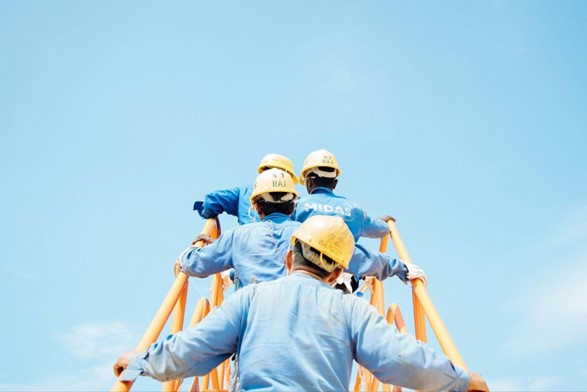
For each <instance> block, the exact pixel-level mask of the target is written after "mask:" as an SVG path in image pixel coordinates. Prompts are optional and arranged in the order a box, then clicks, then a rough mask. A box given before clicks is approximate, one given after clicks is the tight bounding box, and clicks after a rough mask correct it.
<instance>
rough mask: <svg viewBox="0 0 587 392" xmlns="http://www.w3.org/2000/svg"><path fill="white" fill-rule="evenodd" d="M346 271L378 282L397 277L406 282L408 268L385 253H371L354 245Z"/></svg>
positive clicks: (360, 246)
mask: <svg viewBox="0 0 587 392" xmlns="http://www.w3.org/2000/svg"><path fill="white" fill-rule="evenodd" d="M382 222H383V221H382ZM347 271H348V272H350V273H352V274H355V275H359V276H375V277H377V279H379V280H385V279H387V278H389V277H391V276H394V275H397V277H398V278H399V279H401V280H402V281H403V282H407V281H408V277H407V275H408V268H407V267H406V265H405V263H404V262H403V261H401V260H399V259H396V258H392V257H390V256H388V255H387V254H385V253H381V252H371V251H369V250H368V249H367V248H365V247H364V246H363V245H361V244H355V250H354V252H353V256H352V257H351V260H350V262H349V268H348V269H347Z"/></svg>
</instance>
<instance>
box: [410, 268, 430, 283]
mask: <svg viewBox="0 0 587 392" xmlns="http://www.w3.org/2000/svg"><path fill="white" fill-rule="evenodd" d="M406 267H408V279H409V280H414V279H420V280H421V281H422V283H424V286H426V285H427V284H428V283H427V281H426V274H425V273H424V270H423V269H422V268H420V267H418V266H417V265H416V264H408V263H406Z"/></svg>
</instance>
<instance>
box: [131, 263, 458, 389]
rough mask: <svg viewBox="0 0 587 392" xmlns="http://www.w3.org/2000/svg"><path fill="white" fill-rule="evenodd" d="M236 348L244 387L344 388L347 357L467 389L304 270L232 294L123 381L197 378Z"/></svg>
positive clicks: (406, 337) (370, 311)
mask: <svg viewBox="0 0 587 392" xmlns="http://www.w3.org/2000/svg"><path fill="white" fill-rule="evenodd" d="M235 352H236V353H237V354H238V358H239V362H238V369H237V372H238V375H239V378H240V386H241V390H244V391H248V390H272V391H275V390H277V391H279V390H296V391H310V390H319V391H326V390H335V391H342V390H348V389H349V383H350V378H351V371H352V363H353V359H355V360H356V361H357V362H358V363H359V364H361V365H362V366H364V367H365V368H367V369H368V370H369V371H370V372H372V373H373V374H374V375H375V377H377V378H378V379H379V380H380V381H382V382H384V383H388V384H393V385H399V386H403V387H407V388H412V389H419V390H450V391H466V390H467V387H468V384H469V376H468V373H467V372H466V371H465V370H463V369H461V368H459V367H456V366H453V364H452V363H451V362H450V360H449V359H448V358H447V357H446V356H444V355H443V354H439V353H436V352H435V351H433V350H432V349H431V348H430V347H428V346H427V345H425V344H423V343H421V342H419V341H417V340H416V339H415V338H414V337H413V336H412V335H410V334H400V333H399V332H398V331H397V329H396V328H395V327H394V326H392V325H390V324H388V323H387V322H386V320H385V319H384V318H383V317H382V316H381V315H379V314H378V313H377V312H376V311H375V309H374V308H373V307H372V306H370V305H369V304H368V303H367V301H364V300H361V299H359V298H357V297H355V296H352V295H343V294H342V292H341V291H340V290H335V289H333V288H331V287H329V286H328V285H327V284H326V283H324V282H322V281H319V280H317V279H315V278H313V277H311V276H308V275H306V274H302V273H294V274H292V275H290V276H288V277H285V278H282V279H279V280H276V281H273V282H267V283H261V284H258V285H250V286H248V287H245V288H244V289H242V290H238V291H237V292H236V293H235V294H234V295H232V296H231V297H229V298H228V299H227V300H226V301H225V302H224V303H223V304H222V306H220V307H219V308H217V309H216V310H214V311H213V312H211V313H210V314H209V315H208V316H207V317H206V318H205V319H204V320H203V321H202V322H200V323H199V324H198V325H196V326H195V327H193V328H190V329H188V330H186V331H184V332H180V333H178V334H175V335H170V336H168V337H167V338H166V339H165V340H163V341H162V342H158V343H155V344H153V345H151V347H150V348H149V349H148V350H147V351H145V352H144V353H141V354H139V355H137V356H136V357H135V358H134V359H133V360H132V361H131V362H130V363H129V366H128V368H127V369H126V370H125V371H124V373H123V374H122V375H121V376H120V380H121V381H134V380H135V379H136V377H137V376H138V375H147V376H150V377H153V378H156V379H158V380H161V381H166V380H171V379H177V378H187V377H191V376H202V375H205V374H207V373H208V372H209V371H210V370H212V369H213V368H214V367H216V366H217V365H219V364H220V363H222V362H223V361H224V360H225V359H227V358H228V357H229V356H230V355H232V354H233V353H235Z"/></svg>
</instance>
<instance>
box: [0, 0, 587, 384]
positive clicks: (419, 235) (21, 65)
mask: <svg viewBox="0 0 587 392" xmlns="http://www.w3.org/2000/svg"><path fill="white" fill-rule="evenodd" d="M586 19H587V3H586V2H584V1H557V2H555V1H539V0H532V1H521V0H520V1H515V2H508V1H478V2H467V1H448V2H440V1H423V2H398V1H370V2H350V1H321V2H304V1H296V2H293V1H285V2H279V3H277V2H269V1H259V2H235V1H225V2H195V1H191V2H186V1H173V2H152V1H147V2H138V1H126V2H114V1H101V2H97V1H84V2H74V1H45V2H42V1H14V0H5V1H2V2H0V53H2V55H1V56H0V181H1V182H0V183H1V186H2V192H1V193H0V208H1V211H2V224H1V225H0V251H1V252H0V298H2V299H1V301H2V310H3V316H2V317H1V318H0V332H1V333H2V336H3V348H2V352H3V353H4V355H3V358H2V359H1V360H0V361H1V362H0V365H1V366H0V390H5V391H8V390H10V391H13V390H21V391H31V390H35V391H43V390H78V391H79V390H88V391H96V390H109V389H110V387H111V386H112V383H113V381H114V377H113V375H112V371H111V366H112V364H113V363H114V361H115V360H116V358H117V357H118V355H119V354H121V353H122V352H124V351H127V350H129V349H132V348H134V347H135V345H136V344H137V343H138V341H139V339H140V337H141V336H142V333H143V332H144V330H145V328H146V326H147V325H148V323H149V321H150V320H151V318H152V317H153V315H154V314H155V311H156V310H157V308H158V306H159V304H160V303H161V300H162V299H163V297H164V295H165V293H166V292H167V290H168V289H169V287H170V285H171V282H172V280H173V273H172V268H173V263H174V261H175V259H176V257H177V256H178V255H179V253H180V252H181V251H182V250H183V249H184V248H185V247H186V246H187V245H188V244H189V243H190V242H191V240H192V239H193V237H195V236H196V235H197V234H198V233H199V231H200V230H201V228H202V227H203V220H202V219H200V218H199V217H198V216H197V215H196V214H195V213H194V212H192V211H191V207H192V203H193V201H194V200H196V199H200V198H202V197H203V195H204V194H205V193H206V192H208V191H211V190H214V189H221V188H229V187H233V186H237V185H243V184H247V183H250V182H252V181H253V180H254V178H255V176H256V167H257V165H258V163H259V161H260V159H261V158H262V157H263V155H265V154H266V153H270V152H275V153H281V154H285V155H287V156H289V157H290V158H291V159H292V160H293V162H294V165H295V167H296V170H297V171H299V169H300V168H301V165H302V163H303V160H304V158H305V156H306V155H307V154H308V153H309V152H311V151H313V150H316V149H319V148H326V149H328V150H330V151H332V152H333V153H334V154H335V155H336V156H337V158H338V160H339V163H340V165H341V167H342V171H343V172H342V175H341V177H340V182H339V186H338V188H337V191H338V193H339V194H341V195H345V196H347V197H348V198H350V199H352V200H354V201H356V202H357V203H359V204H360V205H362V206H363V207H364V208H365V209H366V210H367V211H368V212H369V213H370V214H371V215H373V216H380V215H382V214H389V215H392V216H394V217H396V219H397V225H398V229H399V231H400V233H401V235H402V239H403V240H404V242H405V244H406V246H407V248H408V251H409V252H410V255H411V257H412V259H413V260H414V262H416V263H417V264H419V265H420V266H422V267H423V268H424V270H425V271H426V273H427V275H428V281H429V285H428V291H429V293H430V295H431V297H432V299H433V300H434V303H435V305H436V307H437V308H438V310H439V312H440V314H441V316H442V318H443V320H444V322H445V324H446V326H447V328H448V329H449V331H450V333H451V335H452V336H453V339H454V341H455V344H456V345H457V347H458V348H459V351H460V352H461V354H462V356H463V358H464V359H465V361H466V362H467V364H468V366H469V367H470V368H471V369H472V370H476V371H478V372H480V373H481V374H483V375H484V376H485V378H486V379H487V381H488V383H489V386H490V388H491V389H492V390H494V391H529V390H533V391H561V390H565V391H579V390H581V391H583V390H586V389H587V382H586V381H585V380H587V359H586V358H587V357H586V356H585V353H584V351H585V350H584V348H585V347H586V344H587V305H586V304H587V302H586V301H585V298H586V297H587V288H586V287H587V285H585V283H584V277H585V276H587V263H586V261H587V185H586V184H587V157H586V153H585V151H586V149H587V111H586V110H585V102H587V93H586V91H587V25H586V24H585V20H586ZM299 190H300V192H305V190H303V189H302V188H301V187H300V189H299ZM221 222H222V226H223V229H227V228H230V227H233V226H234V225H235V224H236V220H235V219H234V218H232V217H228V216H222V218H221ZM364 243H365V244H366V245H369V246H372V247H373V248H376V247H377V245H378V244H377V242H376V241H373V240H366V241H364ZM390 253H392V254H393V253H394V252H393V250H390ZM209 287H210V281H209V280H207V279H205V280H198V279H190V294H189V303H190V304H192V303H195V301H196V300H197V299H198V298H199V297H201V296H208V289H209ZM385 287H386V299H387V301H388V302H387V303H388V304H390V303H391V302H398V303H400V306H402V310H403V313H404V315H405V317H406V321H407V323H408V326H409V327H410V328H412V330H413V324H412V320H411V311H410V309H409V296H410V291H409V289H408V288H407V287H405V286H404V285H403V284H401V283H400V282H399V281H398V280H397V279H389V280H388V281H386V282H385ZM428 334H429V337H430V340H432V341H433V340H434V337H433V333H432V331H431V330H430V329H429V331H428ZM431 344H434V342H432V343H431ZM140 383H141V384H139V383H137V388H139V389H140V387H142V389H143V390H146V389H149V390H160V387H159V385H158V384H155V383H149V382H148V381H147V380H141V381H140Z"/></svg>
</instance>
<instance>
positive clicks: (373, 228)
mask: <svg viewBox="0 0 587 392" xmlns="http://www.w3.org/2000/svg"><path fill="white" fill-rule="evenodd" d="M341 172H342V170H341V169H340V166H339V165H338V161H337V159H336V156H335V155H334V154H333V153H331V152H330V151H327V150H324V149H321V150H316V151H313V152H311V153H310V154H308V156H307V157H306V159H305V160H304V166H303V167H302V171H301V173H300V184H301V185H305V186H306V190H307V191H308V195H307V196H302V197H300V198H299V200H298V202H297V203H296V208H295V211H294V214H293V219H294V220H296V221H298V222H304V221H305V220H306V219H308V218H309V217H311V216H313V215H329V216H340V217H341V218H343V219H344V221H345V222H346V224H347V226H348V227H349V229H350V230H351V233H353V237H354V238H355V242H357V241H358V240H359V238H360V237H367V238H382V237H385V236H386V235H388V234H389V227H388V226H387V221H388V220H389V219H392V218H391V217H390V216H388V215H384V216H383V217H381V218H376V219H373V218H371V217H370V216H369V215H368V214H367V212H366V211H365V210H364V209H362V208H361V207H360V206H359V205H358V204H357V203H355V202H353V201H351V200H349V199H347V198H346V197H343V196H340V195H337V194H335V193H334V189H335V188H336V185H337V184H338V176H340V173H341ZM359 280H360V277H359V276H358V275H354V276H353V275H351V274H348V273H344V274H342V275H341V277H340V278H339V283H338V284H339V287H340V288H341V289H342V290H343V291H346V292H353V291H355V290H356V289H357V288H358V286H359Z"/></svg>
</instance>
